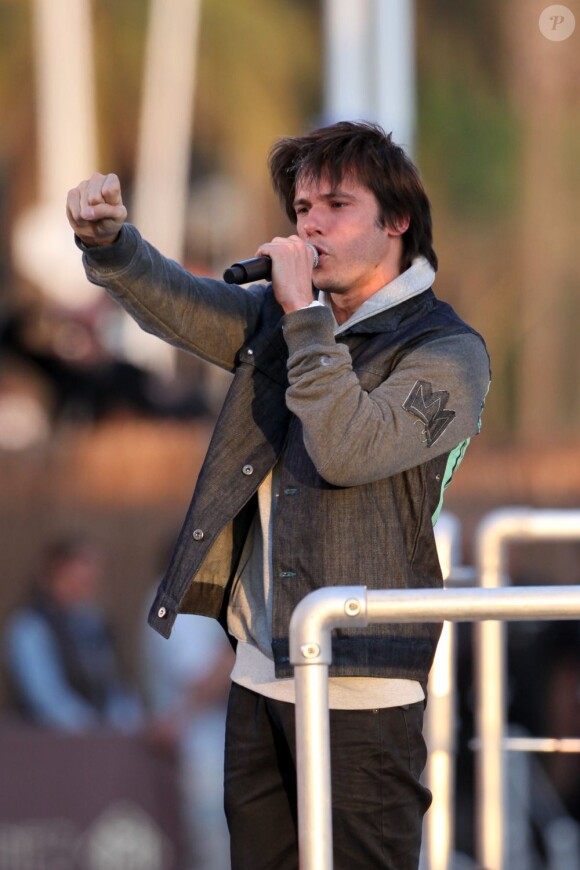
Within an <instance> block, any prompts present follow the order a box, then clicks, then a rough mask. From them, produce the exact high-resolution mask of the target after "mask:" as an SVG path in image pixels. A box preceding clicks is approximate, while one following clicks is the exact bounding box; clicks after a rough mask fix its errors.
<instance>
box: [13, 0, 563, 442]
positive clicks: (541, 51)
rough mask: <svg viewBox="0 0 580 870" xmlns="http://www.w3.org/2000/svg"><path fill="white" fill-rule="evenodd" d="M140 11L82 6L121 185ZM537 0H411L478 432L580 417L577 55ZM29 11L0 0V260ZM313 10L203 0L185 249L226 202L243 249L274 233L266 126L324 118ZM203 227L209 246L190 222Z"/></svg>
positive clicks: (427, 153)
mask: <svg viewBox="0 0 580 870" xmlns="http://www.w3.org/2000/svg"><path fill="white" fill-rule="evenodd" d="M149 5H150V4H149V3H148V2H146V0H94V2H93V4H92V9H93V21H94V38H95V59H96V75H97V83H96V84H97V99H98V120H99V153H100V163H101V166H100V167H99V168H101V169H104V170H106V171H109V170H112V171H116V172H118V173H119V174H120V175H121V177H122V180H123V183H124V186H125V189H126V191H127V192H128V194H129V197H130V190H131V182H132V177H133V172H134V161H135V156H136V139H137V135H138V120H139V112H140V102H141V81H142V72H143V63H144V56H145V41H146V32H147V25H148V11H149ZM544 6H545V3H543V0H510V3H508V4H506V3H503V2H501V0H488V2H485V3H484V2H481V0H416V2H415V9H416V19H417V85H418V87H417V98H418V118H417V122H418V137H417V149H416V156H417V162H418V163H419V167H420V169H421V172H422V174H423V177H424V180H425V184H426V188H427V190H428V193H429V195H430V198H431V201H432V204H433V212H434V227H435V244H436V249H437V251H438V254H439V257H440V264H441V269H440V274H439V276H438V283H437V289H438V290H439V292H440V293H441V295H442V296H444V297H445V298H448V299H449V300H450V301H451V302H452V303H453V304H455V305H456V306H457V307H458V309H459V311H460V313H461V314H462V315H463V316H465V317H466V319H468V320H469V321H470V322H472V323H473V324H474V325H475V326H476V328H478V329H480V330H481V331H482V332H483V334H484V335H485V337H486V339H487V341H488V345H489V348H490V351H491V356H492V364H493V374H494V382H493V388H492V390H491V393H490V397H489V401H488V407H487V410H486V417H485V423H486V433H487V436H488V437H496V438H498V439H510V438H513V437H518V438H519V439H521V440H527V439H530V438H540V439H544V440H545V439H554V438H555V437H561V436H562V437H568V436H573V437H575V436H576V435H577V432H578V429H579V427H580V398H578V397H580V365H579V361H578V353H577V339H576V336H577V334H578V330H579V329H580V323H579V311H578V308H579V305H578V301H577V300H578V298H579V295H578V284H579V282H580V274H579V269H578V265H577V257H576V250H575V249H576V247H577V242H575V241H574V239H575V238H577V233H578V230H579V229H580V222H579V212H580V210H579V208H578V202H579V200H580V169H579V164H578V159H577V150H578V141H579V139H580V95H579V91H580V89H579V86H578V82H579V81H580V70H579V60H578V58H580V52H578V51H577V35H574V36H573V37H572V38H571V39H569V40H567V41H566V42H562V43H556V42H549V41H548V40H546V39H545V38H544V37H543V36H542V35H541V34H540V31H539V29H538V15H539V14H540V12H541V11H542V9H543V8H544ZM33 8H34V4H33V0H0V97H1V103H2V133H1V136H0V187H1V192H2V194H3V195H2V206H1V207H0V208H1V211H0V220H1V228H2V231H3V232H2V238H3V242H2V243H1V244H2V245H3V247H2V248H0V257H1V260H2V265H1V266H0V272H1V271H6V269H7V268H8V267H7V265H6V264H7V263H8V262H9V251H8V241H7V240H9V237H10V221H11V219H12V218H13V217H14V215H15V214H17V212H18V210H19V209H20V208H22V207H23V206H25V205H28V204H30V203H31V202H34V199H35V196H36V190H35V185H36V172H35V159H36V142H35V132H34V131H35V124H34V63H33V14H32V13H33ZM321 11H322V3H321V2H308V0H243V2H242V0H203V3H202V18H201V29H200V42H199V62H198V70H197V91H196V97H195V113H194V131H193V138H192V150H191V184H192V188H191V189H192V216H191V218H190V223H191V226H192V228H193V230H194V231H193V232H192V233H191V237H192V239H193V238H195V239H196V240H197V241H196V243H195V244H193V242H192V243H191V246H190V252H189V253H190V255H191V256H193V257H195V258H196V260H199V261H204V262H208V261H212V262H213V263H214V264H215V263H216V262H217V261H218V260H219V257H220V256H221V254H222V253H223V251H219V250H216V249H215V236H216V235H217V234H218V231H219V228H220V227H221V226H222V224H223V227H224V230H223V232H222V235H226V241H227V243H228V245H229V238H228V237H227V233H228V232H229V229H228V228H229V227H230V226H233V222H231V223H228V220H227V218H228V212H229V211H231V212H232V213H234V212H235V211H236V210H237V212H238V213H241V214H242V216H243V219H242V221H241V222H240V221H239V219H238V227H239V225H240V223H241V224H242V225H243V227H245V235H244V236H243V238H241V237H240V239H239V240H238V243H239V249H238V250H239V252H240V253H242V252H243V251H244V250H245V249H246V246H247V247H250V246H251V245H252V244H255V245H257V244H258V243H259V241H261V240H262V237H263V235H264V234H269V235H273V234H274V233H275V232H278V231H279V230H283V229H284V227H285V222H284V218H283V217H282V216H281V215H280V213H279V210H278V208H277V205H276V203H275V201H274V199H273V196H272V194H271V192H270V191H269V186H268V179H267V171H266V155H267V151H268V149H269V147H270V144H271V143H272V141H273V140H274V139H276V138H277V137H278V136H281V135H286V134H293V133H299V132H302V131H303V130H304V129H305V128H306V127H308V126H310V125H311V124H313V123H314V124H315V123H317V120H318V118H319V117H321V116H322V114H323V106H322V97H321V94H322V69H323V53H324V44H323V34H322V25H321ZM577 18H578V16H577ZM62 50H63V51H66V34H63V49H62ZM71 124H74V118H71ZM216 180H217V181H216ZM216 191H217V193H216ZM228 197H231V204H230V203H229V202H228ZM208 205H209V206H210V207H211V215H210V214H209V212H208V213H207V214H206V210H207V208H208ZM210 222H213V224H214V226H215V227H216V229H215V231H214V239H213V242H212V239H211V238H210V235H211V234H209V235H208V237H207V239H206V237H205V236H204V233H203V230H202V231H200V228H202V227H203V225H204V223H206V224H209V223H210ZM212 244H213V245H214V249H213V250H212V251H211V252H209V248H210V247H211V245H212ZM204 247H205V248H207V250H206V251H204ZM212 258H213V259H212ZM12 283H13V285H14V284H15V282H12ZM538 395H541V396H542V402H538V398H537V397H538Z"/></svg>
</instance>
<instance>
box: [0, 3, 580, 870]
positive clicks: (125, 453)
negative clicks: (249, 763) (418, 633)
mask: <svg viewBox="0 0 580 870" xmlns="http://www.w3.org/2000/svg"><path fill="white" fill-rule="evenodd" d="M550 8H551V7H549V4H547V3H545V2H537V0H509V2H500V0H487V2H483V0H420V2H416V3H413V2H412V0H326V2H324V0H244V2H237V0H163V2H161V0H149V2H145V0H93V2H91V0H0V69H1V74H0V105H1V107H2V108H1V112H2V123H1V127H0V193H1V195H0V227H1V232H0V517H1V526H0V536H1V537H0V546H1V550H0V552H1V554H2V563H1V564H2V591H1V594H0V624H1V626H2V650H3V653H2V674H1V682H0V710H1V713H2V717H1V722H2V725H1V726H0V754H2V756H3V759H4V764H3V769H4V771H5V774H4V775H3V782H4V785H3V789H2V791H3V793H4V796H3V797H2V798H0V870H4V868H6V870H33V868H37V867H38V868H43V870H44V868H49V870H52V868H54V870H56V868H58V870H67V868H69V867H70V868H71V870H72V868H81V870H104V868H113V870H116V868H123V870H130V868H133V867H134V868H139V870H166V868H173V867H175V868H187V870H190V868H204V867H208V868H209V867H211V868H212V870H220V868H221V867H224V868H225V867H227V858H225V857H223V819H222V818H220V811H219V807H218V808H217V809H216V805H217V804H219V795H218V796H217V797H216V796H215V795H213V794H212V787H211V784H209V785H208V783H211V782H212V781H215V779H216V774H215V771H216V770H218V774H217V777H218V786H219V789H218V791H219V790H220V789H221V781H220V780H219V777H220V774H219V763H220V762H219V740H217V741H216V740H215V739H214V742H213V744H212V736H213V738H215V737H216V735H218V736H219V733H220V732H219V728H220V727H221V726H220V725H219V722H221V721H222V718H221V717H222V715H223V698H224V696H225V686H226V683H227V670H228V667H229V652H228V649H227V647H226V646H225V645H224V643H223V638H222V637H221V636H219V635H214V634H213V633H212V632H213V629H212V628H211V627H208V626H207V625H205V623H204V624H200V625H199V626H196V627H194V626H193V623H192V622H189V621H188V620H189V619H190V618H189V617H188V618H185V617H184V618H182V619H181V620H178V623H179V622H180V621H181V622H185V623H186V626H185V627H184V638H183V644H181V641H180V640H178V639H176V640H175V642H173V641H170V642H169V643H165V642H163V644H162V646H161V647H160V648H159V649H158V648H157V647H155V649H154V650H153V649H152V648H151V647H152V645H153V644H154V642H155V639H153V640H152V639H151V638H150V637H149V635H150V634H152V632H151V630H150V629H148V628H147V627H146V625H145V617H146V612H147V608H148V604H149V601H150V600H151V597H152V593H153V589H154V587H155V583H156V581H157V580H158V578H159V576H160V574H161V572H162V571H163V568H164V566H165V564H166V561H167V552H168V548H169V547H170V544H171V541H172V540H173V539H174V537H175V535H176V533H177V531H178V528H179V525H180V523H181V520H182V518H183V516H184V513H185V510H186V507H187V504H188V501H189V498H190V495H191V491H192V488H193V485H194V483H195V479H196V475H197V472H198V469H199V467H200V464H201V461H202V459H203V456H204V453H205V450H206V448H207V444H208V440H209V437H210V435H211V431H212V427H213V424H214V421H215V419H216V414H217V413H218V411H219V408H220V405H221V402H222V400H223V397H224V395H225V390H226V389H227V386H228V377H227V376H226V375H224V374H222V373H219V372H216V371H213V370H211V369H210V368H209V367H207V366H206V365H205V364H203V363H201V362H199V361H197V360H195V359H193V358H189V357H187V356H186V355H185V354H181V355H177V354H175V353H174V352H173V351H172V350H171V349H169V348H167V347H164V346H163V345H162V344H161V342H158V341H155V340H151V339H149V338H147V337H146V336H141V335H139V334H138V332H137V330H136V329H134V328H133V327H132V325H131V324H130V323H128V322H127V320H126V318H125V316H124V315H122V314H121V312H120V311H119V310H118V309H117V308H116V306H115V305H114V304H113V303H111V302H110V301H109V300H108V298H106V297H105V295H104V294H103V293H102V292H101V291H100V290H98V288H95V287H92V286H91V285H90V284H88V282H87V281H86V280H85V278H84V275H83V272H82V268H81V264H80V253H79V251H78V250H77V248H76V247H75V245H74V242H73V239H72V234H71V232H70V229H69V227H68V224H67V221H66V216H65V208H64V206H65V200H66V194H67V191H68V190H69V188H71V187H73V186H75V185H76V184H77V183H78V182H79V181H80V180H82V179H84V178H87V177H89V175H90V174H91V173H92V172H93V171H95V170H99V171H102V172H116V173H117V174H118V175H119V176H120V178H121V182H122V186H123V190H124V194H125V199H126V202H127V206H128V210H129V219H130V220H131V221H132V222H134V223H135V224H136V225H137V226H138V227H139V228H140V229H141V231H142V233H143V234H144V235H145V236H146V237H147V238H148V239H149V240H150V241H152V242H153V243H155V244H156V245H158V247H160V249H161V250H162V251H164V252H165V253H167V254H168V255H170V256H172V257H174V258H176V259H178V260H180V261H181V262H182V263H184V265H185V266H186V267H187V268H190V269H191V270H192V271H196V272H198V273H204V274H211V275H218V276H219V275H221V273H222V271H223V269H224V268H225V267H226V266H228V265H229V264H230V263H232V262H234V261H235V260H238V259H240V258H243V257H248V256H251V255H252V254H253V253H254V251H255V249H256V248H257V247H258V245H259V244H260V243H261V242H263V241H264V240H266V239H269V238H271V237H272V236H274V235H276V234H287V233H288V232H290V226H289V224H288V223H287V219H286V218H285V217H284V215H283V214H282V212H281V210H280V208H279V206H278V203H277V202H276V200H275V198H274V195H273V194H272V192H271V190H270V187H269V181H268V176H267V167H266V157H267V152H268V149H269V147H270V145H271V143H272V142H273V141H274V140H275V139H276V138H277V137H279V136H284V135H294V134H300V133H302V132H305V131H306V130H307V129H308V128H311V127H312V126H317V125H319V124H321V123H325V122H331V121H334V120H338V119H339V118H346V117H350V118H355V119H366V120H372V121H378V122H379V123H381V124H382V125H383V126H384V127H385V128H386V129H387V130H389V131H391V130H392V131H393V134H394V138H395V139H396V140H397V141H398V142H400V144H402V145H403V146H404V147H405V148H406V149H407V150H408V151H409V153H410V154H411V155H412V156H413V158H414V160H415V161H416V163H417V164H418V166H419V169H420V171H421V173H422V176H423V179H424V182H425V186H426V189H427V192H428V194H429V196H430V199H431V203H432V208H433V218H434V231H435V249H436V251H437V253H438V256H439V262H440V269H439V272H438V275H437V281H436V285H435V290H436V292H437V293H438V295H439V296H440V297H442V298H443V299H445V300H447V301H449V302H450V303H451V304H452V305H453V306H454V307H455V308H456V309H457V311H458V312H459V314H460V315H461V316H462V317H464V318H465V319H466V320H467V321H468V322H469V323H470V324H472V325H473V326H474V327H475V328H476V329H477V330H478V331H480V332H481V333H482V334H483V335H484V337H485V339H486V341H487V344H488V348H489V351H490V355H491V360H492V371H493V382H492V388H491V391H490V394H489V397H488V401H487V405H486V409H485V414H484V425H483V431H482V434H481V435H480V436H479V437H478V438H477V439H474V441H473V442H472V445H471V447H470V450H469V453H468V458H467V461H466V462H465V463H464V464H463V466H462V468H461V470H460V471H459V473H458V474H457V476H456V478H455V479H454V482H453V486H452V487H451V489H450V490H449V491H448V494H447V498H446V509H447V510H448V511H450V512H452V513H453V514H454V515H456V516H457V517H458V518H459V520H460V522H461V528H462V545H463V554H462V555H463V561H464V562H465V564H470V563H471V562H472V560H473V534H474V531H475V529H476V528H477V526H478V523H479V522H480V521H481V519H482V517H484V516H485V515H486V514H487V513H488V512H489V511H491V510H493V509H495V508H497V507H502V506H511V505H526V506H529V507H535V508H566V509H567V508H578V507H580V354H579V352H578V347H579V341H578V336H579V335H580V294H579V286H580V267H579V264H578V246H579V241H580V206H579V202H580V161H579V159H578V155H579V141H580V51H579V48H578V40H579V38H580V27H577V28H576V30H575V31H573V32H570V34H569V35H567V38H563V37H564V35H566V34H565V33H564V30H562V29H561V28H562V27H564V24H565V25H566V26H568V27H569V26H570V21H571V15H572V14H574V15H575V17H576V21H577V22H580V8H579V6H578V2H577V0H569V2H568V3H567V5H566V6H565V7H558V8H559V9H560V12H559V13H558V15H561V10H562V9H565V10H567V11H566V13H565V15H564V16H563V17H564V18H565V19H566V21H565V22H564V21H562V22H560V21H559V19H558V17H557V15H556V12H552V14H551V15H550ZM554 9H555V7H554ZM568 13H570V15H569V14H568ZM55 554H56V555H55ZM71 562H72V567H71ZM62 572H64V576H65V579H63V573H62ZM510 576H511V579H512V582H514V583H519V584H526V585H528V584H536V583H537V584H542V585H548V584H552V583H553V584H565V583H568V584H571V583H578V582H580V544H579V543H578V541H575V540H570V541H568V542H558V543H557V544H549V543H541V544H540V543H538V544H526V545H525V546H523V545H522V546H514V547H513V548H511V550H510ZM55 590H57V593H56V597H55V595H54V594H53V593H54V592H55ZM59 596H60V597H59ZM55 602H56V603H55ZM67 608H68V609H67ZM65 611H66V612H65ZM69 611H70V612H71V613H73V616H72V617H70V616H69V615H67V614H68V613H69ZM89 611H90V613H89ZM79 614H80V615H79ZM191 619H192V620H193V618H191ZM43 620H44V621H43ZM47 620H48V621H47ZM71 620H72V622H73V623H74V626H73V629H71V624H72V623H71ZM47 625H49V626H50V630H51V632H52V633H53V634H52V636H51V637H50V638H49V637H47V628H46V626H47ZM463 628H465V631H464V630H463ZM71 632H72V633H71ZM206 632H207V634H206ZM194 634H195V635H196V637H197V642H198V643H200V644H202V648H203V649H204V650H205V652H206V655H205V656H204V657H203V667H197V668H196V667H194V666H193V665H192V664H191V662H192V661H193V662H194V663H195V661H198V662H199V655H196V653H195V650H193V651H192V650H190V649H189V648H188V644H189V643H192V642H193V641H192V640H191V637H192V635H194ZM55 638H56V640H55ZM71 638H73V640H74V642H75V643H77V642H78V648H75V647H73V646H71V643H72V641H71ZM578 641H579V633H578V627H577V623H566V624H564V623H561V624H548V623H544V624H542V625H531V624H527V623H522V624H520V626H519V627H516V626H511V627H510V629H509V649H510V659H509V661H510V682H509V702H510V718H511V720H512V722H513V723H514V724H515V725H517V727H519V728H521V729H523V730H524V731H525V732H526V733H530V734H546V735H548V734H549V735H550V736H567V737H580V690H579V685H580V656H579V655H578ZM97 646H98V648H99V649H100V650H101V653H102V656H100V657H96V656H94V655H92V653H94V650H95V649H96V647H97ZM460 647H461V649H462V655H461V658H460V662H461V667H460V669H459V675H458V679H459V688H460V690H461V699H462V701H461V705H460V717H461V719H460V723H459V726H458V727H459V731H460V736H461V740H462V741H463V742H462V743H461V747H463V749H462V750H461V752H460V764H459V766H458V798H457V800H458V809H459V816H458V818H459V822H460V823H459V824H458V826H457V832H456V849H457V853H458V857H457V863H456V866H457V867H460V866H462V867H468V866H475V865H474V864H470V863H461V861H464V862H469V860H470V856H472V855H473V830H472V827H473V826H472V817H471V806H472V801H473V795H472V791H473V782H472V777H471V774H470V770H471V760H470V753H469V751H468V750H467V749H465V747H466V746H467V743H468V740H469V737H470V735H471V731H470V729H471V717H472V713H473V711H472V709H471V706H470V705H471V700H472V695H471V674H470V653H469V651H470V628H469V626H466V627H462V629H461V633H460ZM83 649H84V650H85V651H87V650H88V655H87V661H86V670H85V671H84V673H82V674H79V673H76V674H73V673H72V670H74V668H73V663H74V661H75V660H78V657H79V656H82V650H83ZM75 650H76V652H75ZM79 651H80V652H79ZM56 652H58V655H59V656H60V659H59V660H58V661H57V660H56V659H57V656H56ZM97 658H98V660H97ZM52 659H54V661H53V660H52ZM39 661H42V662H43V664H44V665H46V667H45V669H44V670H42V671H39V667H38V662H39ZM224 674H225V675H226V678H224ZM95 675H96V676H95ZM59 680H60V683H61V688H63V687H64V684H65V683H67V682H68V689H71V684H74V685H73V688H74V691H75V692H76V694H77V701H78V695H79V693H80V696H81V699H82V703H80V702H79V703H78V704H77V705H76V706H75V703H76V702H75V703H73V702H72V701H71V699H70V697H69V698H68V700H67V698H66V697H65V696H64V694H63V695H62V697H61V696H59V695H58V691H59V689H58V685H57V684H58V681H59ZM75 680H76V683H75ZM95 681H96V682H95ZM47 686H51V687H52V693H47V691H46V687H47ZM160 686H161V687H162V689H161V690H160V688H159V687H160ZM170 686H171V691H169V687H170ZM212 687H213V689H212ZM113 690H114V692H118V693H120V696H121V698H122V702H123V703H124V704H127V705H128V706H126V707H123V708H122V709H123V710H124V713H123V715H121V716H120V717H118V718H116V715H115V713H113V712H111V710H112V709H113V707H114V705H113V706H111V705H110V704H109V701H110V695H109V694H108V693H109V692H110V691H113ZM63 691H64V688H63ZM55 698H60V700H59V701H58V702H57V703H51V699H52V701H53V702H54V699H55ZM115 698H116V699H118V695H116V694H115ZM73 700H74V699H73ZM111 703H112V702H111ZM67 705H70V710H71V711H72V710H73V707H74V708H75V709H74V712H71V716H70V717H67V716H65V715H64V713H63V710H65V709H67V710H68V709H69V706H67ZM115 709H117V708H116V707H115ZM129 711H130V712H129ZM105 738H106V740H105ZM214 744H217V749H216V748H215V745H214ZM212 753H213V754H212ZM578 758H579V757H578V756H577V755H570V756H565V757H564V762H562V759H561V758H560V759H558V758H557V757H553V756H552V757H546V758H539V759H536V761H537V766H538V771H539V772H538V774H537V776H538V777H539V778H540V780H541V782H542V783H543V785H541V787H539V788H540V798H539V801H540V804H541V805H542V807H544V810H538V815H537V817H536V818H534V819H532V820H531V821H530V829H531V831H532V836H531V838H530V845H529V849H530V851H529V854H528V858H527V859H526V860H527V861H528V863H526V864H525V865H524V864H523V865H522V867H523V866H525V867H526V870H530V868H532V870H533V868H535V867H538V868H543V867H548V868H555V867H556V864H555V863H554V860H555V859H554V858H553V857H550V855H549V854H548V853H549V849H547V847H546V845H545V843H544V841H543V836H542V825H543V821H544V820H545V817H546V813H548V811H547V810H545V806H546V805H547V804H549V806H550V807H551V808H552V809H550V813H551V815H550V818H551V819H552V818H553V817H556V818H560V817H562V818H566V819H572V820H574V821H575V822H576V823H580V784H579V783H580V767H579V765H578ZM87 759H89V760H87ZM90 759H92V762H91V761H90ZM203 759H205V760H208V764H207V765H206V768H207V769H206V770H202V766H203V765H202V760H203ZM216 759H217V760H216ZM534 763H536V762H534ZM212 764H213V767H212ZM192 770H193V771H194V773H192ZM95 771H98V772H99V778H98V788H97V786H96V785H95V781H96V780H95V781H94V782H93V785H92V786H90V787H87V777H91V778H92V777H93V776H96V774H95ZM104 772H108V773H107V775H105V773H104ZM65 773H66V776H65ZM67 777H68V778H67ZM204 777H205V779H204ZM193 780H194V781H195V782H196V783H198V784H199V783H200V782H201V783H204V785H203V788H202V790H201V797H200V792H199V788H198V791H197V793H196V790H195V788H194V787H192V785H191V782H192V781H193ZM538 781H539V780H538ZM7 785H9V786H10V787H9V788H7V787H6V786H7ZM49 786H50V787H49ZM542 801H543V803H542ZM554 807H555V808H556V809H553V808H554ZM49 810H50V812H49ZM204 812H205V813H206V814H207V818H205V817H204V816H203V813H204ZM542 812H544V816H542ZM188 814H189V815H188ZM554 814H555V816H554ZM548 815H549V813H548ZM192 819H194V821H191V820H192ZM196 825H197V830H198V831H199V830H200V829H201V830H204V831H206V832H208V831H210V830H211V831H213V832H214V834H213V835H212V836H209V835H208V836H207V837H199V836H196V837H193V838H192V837H191V836H189V835H190V834H191V831H192V830H193V829H194V828H195V826H196ZM212 838H213V839H212ZM192 839H193V841H194V842H193V844H192V842H191V840H192ZM201 840H203V841H207V842H208V843H209V841H212V842H213V843H214V845H213V846H212V847H211V848H212V849H215V851H213V852H212V851H211V849H210V846H209V845H208V849H207V854H205V855H204V854H202V852H203V849H202V848H201V847H200V841H201ZM145 846H146V847H147V848H145ZM220 849H221V852H220ZM566 861H567V862H568V863H566V865H564V864H561V865H558V867H560V866H561V867H562V868H564V866H565V867H566V870H575V867H577V866H578V864H576V865H571V864H570V863H569V859H566ZM204 862H205V863H204ZM512 866H514V867H515V864H514V865H512Z"/></svg>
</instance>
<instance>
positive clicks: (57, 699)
mask: <svg viewBox="0 0 580 870" xmlns="http://www.w3.org/2000/svg"><path fill="white" fill-rule="evenodd" d="M102 570H103V564H102V558H101V554H100V553H99V552H98V551H97V550H96V549H95V548H94V547H93V546H92V545H91V544H90V543H89V542H88V541H86V540H84V539H76V538H75V539H72V538H71V539H65V540H59V541H55V542H54V543H52V544H50V545H49V546H48V547H47V548H46V550H45V552H44V554H43V560H42V567H41V571H40V576H39V578H38V580H37V581H36V582H35V583H34V584H33V587H32V589H31V593H30V595H29V600H28V602H27V604H26V605H24V606H23V607H21V608H19V609H18V610H16V611H15V612H14V613H13V614H12V615H11V616H10V617H9V619H8V621H7V624H6V628H5V660H6V666H7V670H8V675H9V679H10V683H11V688H12V690H13V693H14V695H15V700H16V705H17V707H18V709H19V711H20V713H21V714H22V715H23V716H24V718H25V719H27V720H28V721H30V722H33V723H36V724H38V725H43V726H49V727H54V728H59V729H62V730H64V731H67V732H83V731H88V730H92V729H95V728H100V727H110V728H115V729H118V730H121V731H125V732H131V731H134V730H135V729H137V728H138V727H140V726H141V724H142V714H141V706H140V703H139V701H138V700H137V697H136V695H135V694H134V693H132V692H130V691H129V690H128V689H127V687H126V686H125V685H124V683H123V681H122V680H121V676H120V670H119V663H118V659H117V655H116V652H115V648H114V644H113V639H112V634H111V630H110V626H109V624H108V621H107V619H106V617H105V615H104V613H103V610H102V608H101V606H100V604H99V602H98V597H99V588H100V581H101V576H102Z"/></svg>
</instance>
